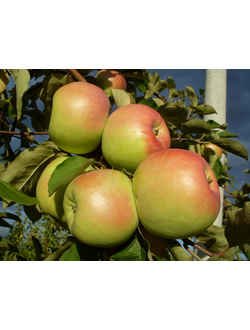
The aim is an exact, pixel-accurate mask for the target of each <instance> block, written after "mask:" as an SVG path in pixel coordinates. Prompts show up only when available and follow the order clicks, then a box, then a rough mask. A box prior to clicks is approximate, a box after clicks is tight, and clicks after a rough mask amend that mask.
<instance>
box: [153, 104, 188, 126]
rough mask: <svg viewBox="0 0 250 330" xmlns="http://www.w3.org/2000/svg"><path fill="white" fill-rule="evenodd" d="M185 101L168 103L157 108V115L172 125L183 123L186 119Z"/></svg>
mask: <svg viewBox="0 0 250 330" xmlns="http://www.w3.org/2000/svg"><path fill="white" fill-rule="evenodd" d="M185 106H186V103H185V100H184V99H183V100H177V101H175V102H168V103H166V104H164V105H162V106H160V107H159V108H158V110H157V111H158V112H159V114H160V115H161V116H162V117H163V119H164V120H165V121H166V122H170V123H173V124H177V123H183V122H184V121H185V120H186V119H187V114H188V111H187V109H186V107H185Z"/></svg>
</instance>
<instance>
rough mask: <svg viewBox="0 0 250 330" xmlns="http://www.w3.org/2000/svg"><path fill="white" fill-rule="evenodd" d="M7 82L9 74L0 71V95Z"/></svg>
mask: <svg viewBox="0 0 250 330" xmlns="http://www.w3.org/2000/svg"><path fill="white" fill-rule="evenodd" d="M8 82H9V74H8V72H7V70H6V69H0V93H2V92H3V91H4V90H5V88H6V86H7V85H8Z"/></svg>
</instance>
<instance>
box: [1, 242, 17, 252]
mask: <svg viewBox="0 0 250 330" xmlns="http://www.w3.org/2000/svg"><path fill="white" fill-rule="evenodd" d="M1 248H2V249H5V250H9V251H12V252H17V253H19V250H18V248H17V247H16V246H15V245H13V244H11V243H7V242H2V241H0V249H1Z"/></svg>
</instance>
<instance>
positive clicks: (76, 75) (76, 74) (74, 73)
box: [67, 69, 87, 82]
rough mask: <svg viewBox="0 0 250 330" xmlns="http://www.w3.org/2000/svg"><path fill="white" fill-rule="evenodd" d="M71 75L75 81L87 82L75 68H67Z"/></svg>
mask: <svg viewBox="0 0 250 330" xmlns="http://www.w3.org/2000/svg"><path fill="white" fill-rule="evenodd" d="M67 70H68V71H69V73H70V74H71V75H72V77H73V78H74V79H75V80H77V81H83V82H87V80H86V79H85V78H83V76H82V75H81V74H80V73H79V72H78V71H77V70H76V69H67Z"/></svg>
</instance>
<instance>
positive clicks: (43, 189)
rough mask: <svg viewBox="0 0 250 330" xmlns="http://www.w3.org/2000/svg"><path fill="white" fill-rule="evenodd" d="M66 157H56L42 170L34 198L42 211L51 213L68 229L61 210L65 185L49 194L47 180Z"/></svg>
mask: <svg viewBox="0 0 250 330" xmlns="http://www.w3.org/2000/svg"><path fill="white" fill-rule="evenodd" d="M67 158H68V157H58V158H56V159H54V160H53V161H52V162H51V163H49V165H47V166H46V167H45V169H44V171H43V172H42V174H41V176H40V178H39V180H38V182H37V186H36V198H37V199H38V201H39V206H40V207H41V209H42V211H43V212H44V213H46V214H49V215H51V216H52V217H53V218H54V219H55V221H56V222H57V223H58V224H59V225H60V226H62V227H63V228H65V229H68V226H67V221H66V217H65V214H64V211H63V196H64V192H65V190H66V188H67V185H64V186H62V187H61V188H59V189H58V190H57V191H56V192H55V193H54V194H53V195H51V196H49V193H48V182H49V179H50V177H51V175H52V173H53V171H54V170H55V168H56V167H57V165H59V164H61V163H62V162H63V161H64V160H66V159H67Z"/></svg>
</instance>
